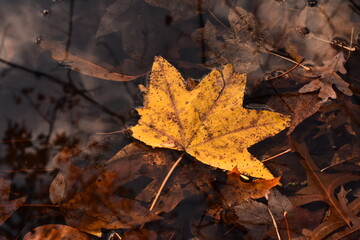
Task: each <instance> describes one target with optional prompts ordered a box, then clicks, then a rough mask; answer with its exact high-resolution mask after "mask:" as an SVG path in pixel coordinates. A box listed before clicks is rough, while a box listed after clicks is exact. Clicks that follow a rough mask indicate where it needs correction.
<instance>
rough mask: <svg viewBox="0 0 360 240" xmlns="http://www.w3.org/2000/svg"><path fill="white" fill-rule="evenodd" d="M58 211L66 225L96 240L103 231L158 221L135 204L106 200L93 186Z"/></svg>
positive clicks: (136, 202) (106, 197) (126, 200)
mask: <svg viewBox="0 0 360 240" xmlns="http://www.w3.org/2000/svg"><path fill="white" fill-rule="evenodd" d="M61 210H62V212H63V213H64V215H65V220H66V223H67V224H69V225H70V226H74V227H76V228H78V229H80V230H82V231H84V232H87V233H90V234H92V235H95V236H98V237H100V236H101V229H102V228H104V229H119V228H134V227H135V226H137V225H140V224H143V223H146V222H149V221H152V220H158V219H161V218H160V217H158V216H157V215H155V214H154V213H152V212H150V211H149V210H148V209H146V208H145V207H143V206H142V205H141V204H140V202H138V201H135V200H132V199H127V198H120V197H117V196H116V195H111V196H108V195H106V194H102V193H101V191H99V190H98V189H94V187H93V186H89V188H88V189H86V190H84V191H83V192H81V193H79V194H78V195H76V196H75V197H74V198H73V199H71V200H70V201H69V202H67V203H65V204H63V205H62V206H61Z"/></svg>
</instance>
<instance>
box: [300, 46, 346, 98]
mask: <svg viewBox="0 0 360 240" xmlns="http://www.w3.org/2000/svg"><path fill="white" fill-rule="evenodd" d="M344 63H345V58H344V54H343V53H342V52H340V53H338V54H337V55H335V56H334V57H333V58H332V59H330V60H328V61H324V66H320V67H314V68H313V70H312V73H310V74H309V76H312V77H316V76H318V77H320V78H317V79H315V80H312V81H311V82H310V83H308V84H306V85H304V86H303V87H302V88H300V89H299V93H307V92H313V91H316V90H319V89H320V92H319V97H320V98H321V99H322V101H323V102H325V101H327V100H328V99H329V98H332V99H336V93H335V91H334V89H333V88H332V86H333V85H335V86H336V88H337V89H338V90H339V91H341V92H342V93H344V94H345V95H348V96H352V94H353V93H352V91H351V90H350V89H349V84H348V83H347V82H345V81H344V80H343V79H342V78H341V77H340V76H339V75H338V74H337V71H338V72H340V73H342V74H345V73H346V69H345V67H344Z"/></svg>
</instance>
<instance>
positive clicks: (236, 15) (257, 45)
mask: <svg viewBox="0 0 360 240" xmlns="http://www.w3.org/2000/svg"><path fill="white" fill-rule="evenodd" d="M228 20H229V23H230V25H231V28H227V27H225V26H222V25H219V26H217V25H214V24H212V23H211V22H210V21H207V22H206V24H205V26H204V28H201V29H197V30H196V31H194V33H193V34H192V38H193V39H194V40H196V41H198V42H201V43H203V44H205V46H206V48H205V49H206V54H207V55H208V57H209V58H210V60H209V61H208V62H207V64H209V65H211V66H213V65H215V64H216V65H223V64H225V63H231V64H232V65H233V66H234V69H235V70H236V71H237V72H241V73H248V72H251V71H254V70H256V69H257V68H258V67H259V65H260V64H261V58H260V54H259V51H258V50H259V49H264V48H266V47H268V48H270V45H271V44H268V43H267V42H271V40H270V38H269V37H265V36H263V34H262V33H260V32H259V30H258V23H257V21H256V19H255V17H254V15H253V14H252V13H249V12H247V11H245V10H244V9H242V8H241V7H233V8H231V9H230V12H229V16H228Z"/></svg>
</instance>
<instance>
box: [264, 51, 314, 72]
mask: <svg viewBox="0 0 360 240" xmlns="http://www.w3.org/2000/svg"><path fill="white" fill-rule="evenodd" d="M260 52H265V53H269V54H271V55H274V56H277V57H279V58H282V59H285V60H287V61H289V62H292V63H295V64H298V62H296V61H294V60H292V59H290V58H287V57H284V56H282V55H280V54H277V53H274V52H272V51H268V50H260ZM299 66H300V67H302V68H304V69H306V70H308V71H310V70H311V68H310V67H308V66H305V65H302V64H299Z"/></svg>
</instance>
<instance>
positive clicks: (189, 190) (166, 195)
mask: <svg viewBox="0 0 360 240" xmlns="http://www.w3.org/2000/svg"><path fill="white" fill-rule="evenodd" d="M131 156H134V158H131ZM128 162H130V163H131V164H132V165H131V166H132V167H131V166H129V163H128ZM172 164H173V156H172V155H171V154H170V152H169V151H167V150H165V149H153V148H151V147H149V146H146V145H145V144H142V143H140V142H134V143H131V144H129V145H127V146H125V147H124V148H123V149H122V150H121V151H119V152H118V153H117V154H116V155H115V156H114V157H113V158H111V159H110V160H109V161H108V165H107V166H106V168H105V171H104V172H103V173H102V180H103V183H102V184H103V187H104V188H106V189H110V191H116V189H117V188H119V187H120V188H121V186H123V185H124V184H126V182H130V181H134V180H136V179H138V178H141V177H146V178H147V179H148V182H147V183H144V188H143V189H142V190H141V192H139V193H138V194H137V195H136V196H135V199H136V200H138V201H141V202H143V203H146V204H148V205H150V204H151V202H152V200H153V199H154V197H155V196H156V192H157V191H158V189H159V188H160V186H161V184H162V182H163V179H164V178H165V176H166V174H167V173H168V171H169V170H170V168H171V166H172ZM126 166H128V167H126ZM194 172H196V173H197V174H195V175H193V173H194ZM209 172H210V170H209V169H207V168H206V166H204V165H203V164H201V163H197V164H189V165H186V166H183V167H182V168H181V171H180V172H179V173H177V174H178V175H177V176H174V177H172V178H171V179H170V180H169V183H168V184H167V185H168V186H169V187H168V188H165V189H164V191H163V194H162V195H161V198H160V199H161V200H160V201H159V203H158V204H157V205H156V207H155V208H154V209H153V212H154V213H156V214H157V213H161V212H170V211H172V210H173V209H174V208H175V207H176V206H177V204H178V203H180V202H181V201H182V200H183V199H185V198H186V197H189V196H191V195H195V194H199V193H203V192H207V191H208V188H209V186H210V182H211V181H212V180H213V177H212V176H211V174H210V173H209ZM201 190H202V191H203V192H201Z"/></svg>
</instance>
